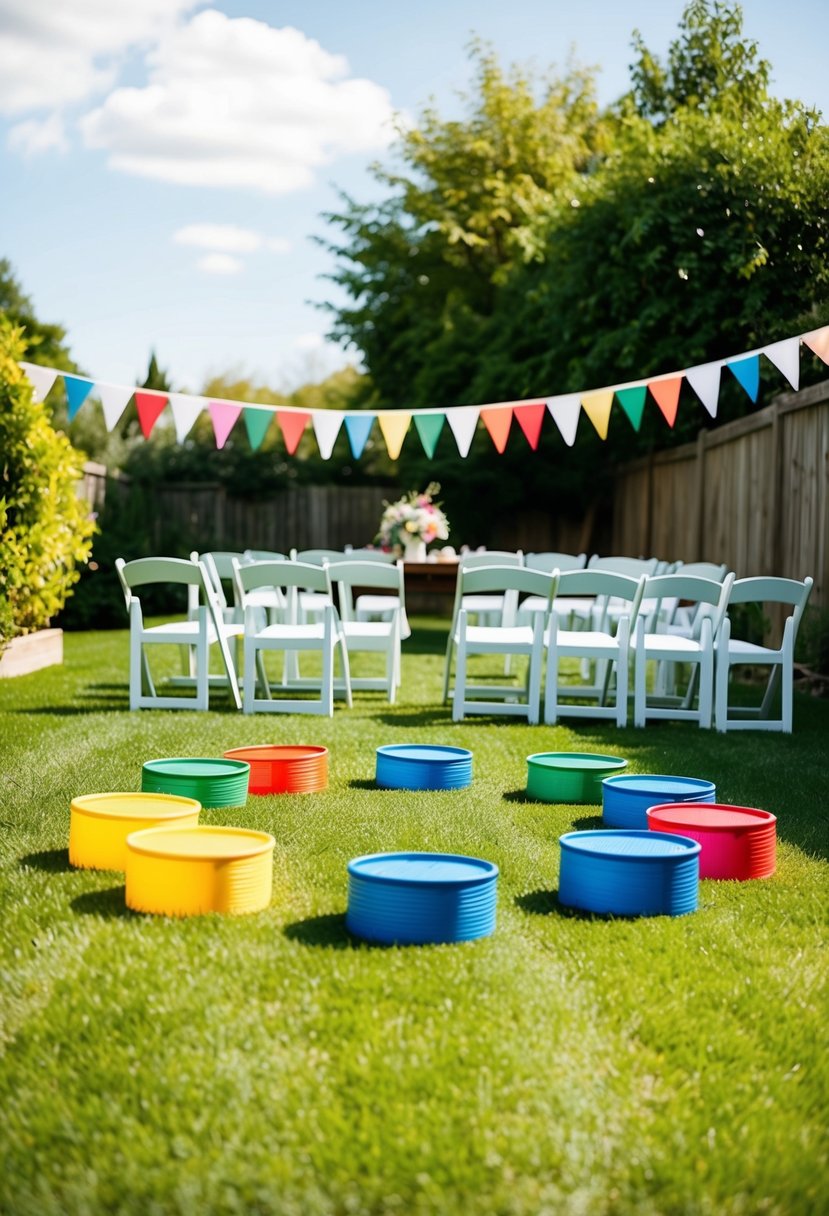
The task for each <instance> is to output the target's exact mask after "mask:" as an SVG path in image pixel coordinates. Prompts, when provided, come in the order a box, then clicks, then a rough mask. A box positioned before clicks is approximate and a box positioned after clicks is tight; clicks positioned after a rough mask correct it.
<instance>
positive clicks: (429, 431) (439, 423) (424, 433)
mask: <svg viewBox="0 0 829 1216" xmlns="http://www.w3.org/2000/svg"><path fill="white" fill-rule="evenodd" d="M445 421H446V415H445V414H415V415H414V424H415V427H416V429H417V433H418V435H419V436H420V442H421V443H422V444H423V450H424V452H425V453H426V455H427V456H428V457H429V459H430V460H431V459H432V457H433V456H434V454H435V448H436V447H437V442H438V439H439V438H440V433H441V431H442V430H443V424H444V422H445Z"/></svg>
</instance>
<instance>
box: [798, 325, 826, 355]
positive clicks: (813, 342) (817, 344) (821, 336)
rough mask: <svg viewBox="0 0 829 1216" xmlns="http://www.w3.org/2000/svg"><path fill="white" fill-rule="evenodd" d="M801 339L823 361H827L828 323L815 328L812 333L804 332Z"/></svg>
mask: <svg viewBox="0 0 829 1216" xmlns="http://www.w3.org/2000/svg"><path fill="white" fill-rule="evenodd" d="M803 341H804V342H805V343H806V345H807V346H808V347H809V350H813V351H814V352H815V354H816V355H817V357H818V358H819V359H822V360H823V362H824V363H829V325H824V327H823V329H816V330H815V331H814V333H811V334H806V336H805V337H804V339H803Z"/></svg>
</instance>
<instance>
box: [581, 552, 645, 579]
mask: <svg viewBox="0 0 829 1216" xmlns="http://www.w3.org/2000/svg"><path fill="white" fill-rule="evenodd" d="M587 566H588V569H590V570H610V571H612V572H613V573H614V574H627V575H628V576H629V577H630V578H639V576H640V575H642V574H647V575H648V576H649V577H650V576H651V575H654V574H656V570H657V567H658V566H659V558H658V557H597V555H596V554H595V553H594V554H593V556H592V557H591V558H590V561H589V562H588V563H587Z"/></svg>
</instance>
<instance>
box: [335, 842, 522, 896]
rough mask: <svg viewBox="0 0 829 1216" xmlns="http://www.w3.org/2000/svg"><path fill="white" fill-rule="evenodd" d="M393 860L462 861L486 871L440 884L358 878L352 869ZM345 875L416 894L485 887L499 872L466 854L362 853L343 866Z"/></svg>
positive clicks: (491, 864)
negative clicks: (408, 888) (410, 888)
mask: <svg viewBox="0 0 829 1216" xmlns="http://www.w3.org/2000/svg"><path fill="white" fill-rule="evenodd" d="M393 858H407V859H412V860H414V859H418V860H419V859H424V860H425V859H427V858H428V859H429V860H430V861H462V862H467V863H468V862H472V863H473V864H474V865H475V866H478V867H486V873H483V874H476V875H474V876H471V877H470V878H461V879H458V880H457V881H456V882H443V881H441V880H440V879H438V880H432V881H430V880H428V879H418V878H398V877H395V876H393V875H386V874H362V873H360V871H359V870H356V869H355V868H354V867H356V866H358V865H359V864H360V863H361V862H367V861H380V860H383V861H386V860H391V859H393ZM346 872H347V873H348V876H349V878H357V879H361V880H362V881H363V882H366V883H371V884H373V885H375V884H379V883H383V884H385V885H387V886H394V887H415V888H417V889H418V890H427V889H428V888H429V887H434V888H436V889H438V890H446V891H452V890H453V889H456V890H457V889H462V888H469V887H477V886H482V885H483V884H485V883H489V882H492V881H493V880H494V879H496V878H498V876H499V874H500V872H501V871H500V870H499V868H498V865H497V863H496V862H494V861H487V860H486V859H485V858H483V857H470V856H469V854H466V853H425V852H417V851H412V852H407V851H403V852H395V853H364V854H363V855H362V856H361V857H352V859H351V860H350V861H349V862H348V864H347V866H346Z"/></svg>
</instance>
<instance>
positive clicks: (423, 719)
mask: <svg viewBox="0 0 829 1216" xmlns="http://www.w3.org/2000/svg"><path fill="white" fill-rule="evenodd" d="M371 721H372V722H382V723H383V725H384V726H434V725H435V724H436V723H441V722H442V723H445V725H447V726H450V725H451V724H452V711H451V710H450V709H449V707H448V706H446V707H444V706H442V705H440V706H436V707H433V706H429V705H424V706H423V708H422V709H416V710H414V709H411V710H405V709H401V710H395V709H394V707H391V708H390V709H387V710H386V712H385V713H381V714H372V717H371Z"/></svg>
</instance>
